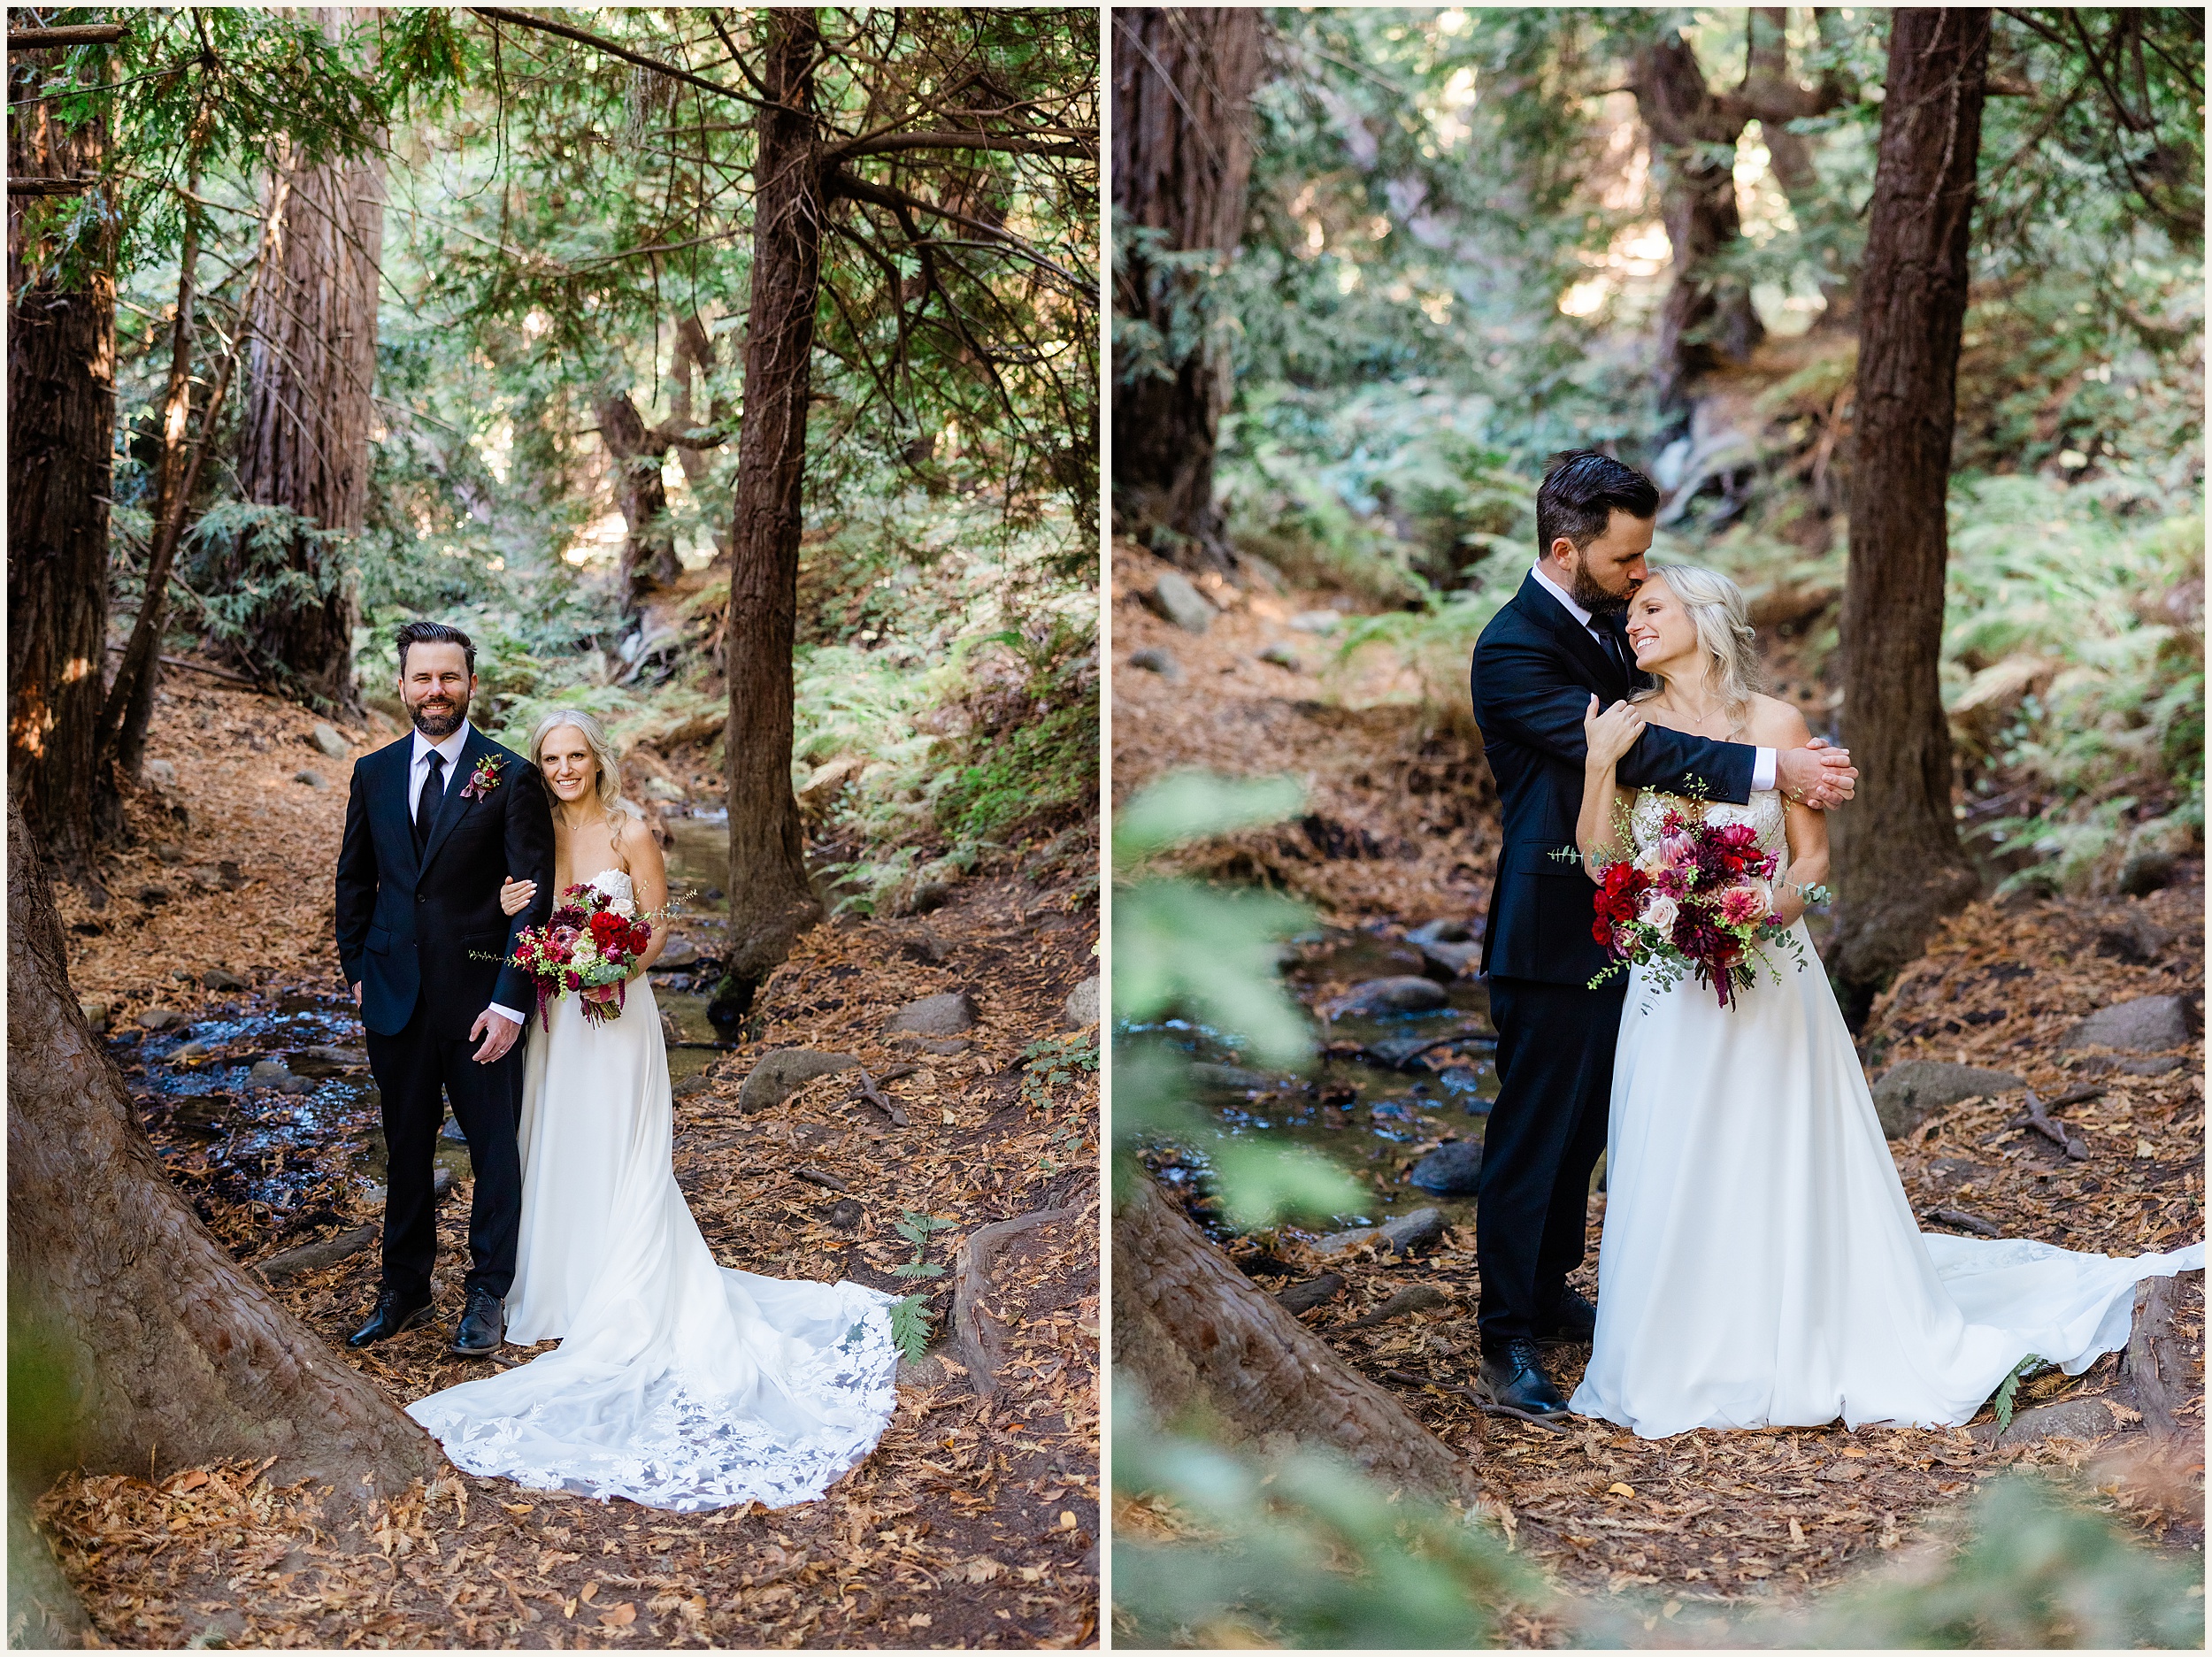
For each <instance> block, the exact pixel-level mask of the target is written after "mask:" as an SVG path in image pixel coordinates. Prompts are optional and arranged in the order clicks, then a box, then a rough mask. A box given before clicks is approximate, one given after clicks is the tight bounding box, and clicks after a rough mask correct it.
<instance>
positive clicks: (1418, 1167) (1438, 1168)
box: [1406, 1139, 1482, 1197]
mask: <svg viewBox="0 0 2212 1657" xmlns="http://www.w3.org/2000/svg"><path fill="white" fill-rule="evenodd" d="M1481 1174H1482V1141H1481V1140H1480V1139H1455V1140H1453V1141H1452V1142H1451V1143H1450V1144H1449V1145H1441V1146H1439V1147H1437V1148H1436V1149H1435V1150H1432V1151H1431V1152H1430V1153H1429V1154H1428V1155H1426V1156H1425V1157H1423V1158H1422V1159H1421V1160H1420V1161H1419V1162H1416V1163H1415V1164H1414V1165H1413V1171H1412V1172H1411V1173H1410V1174H1409V1175H1407V1176H1406V1178H1407V1179H1408V1180H1409V1182H1411V1183H1412V1184H1414V1185H1418V1186H1420V1187H1421V1189H1422V1190H1424V1191H1433V1192H1434V1193H1436V1194H1437V1195H1438V1196H1440V1197H1471V1196H1473V1195H1474V1194H1475V1186H1476V1185H1477V1183H1478V1181H1479V1178H1480V1177H1481Z"/></svg>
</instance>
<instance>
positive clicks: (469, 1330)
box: [449, 1289, 507, 1358]
mask: <svg viewBox="0 0 2212 1657" xmlns="http://www.w3.org/2000/svg"><path fill="white" fill-rule="evenodd" d="M506 1338H507V1302H506V1301H504V1300H501V1299H500V1298H499V1297H498V1296H497V1295H495V1294H494V1293H492V1292H491V1291H490V1290H489V1289H471V1290H470V1291H469V1298H468V1305H467V1306H466V1307H465V1308H464V1309H463V1310H462V1313H461V1321H460V1323H458V1324H457V1326H456V1327H455V1329H454V1331H453V1345H452V1346H451V1347H450V1348H449V1350H451V1351H453V1352H457V1353H458V1354H460V1355H461V1356H462V1357H464V1358H481V1357H484V1356H486V1355H488V1354H491V1353H495V1352H497V1351H498V1350H499V1347H500V1343H501V1342H502V1341H503V1340H505V1339H506Z"/></svg>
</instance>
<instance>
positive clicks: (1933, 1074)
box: [1874, 1059, 2027, 1139]
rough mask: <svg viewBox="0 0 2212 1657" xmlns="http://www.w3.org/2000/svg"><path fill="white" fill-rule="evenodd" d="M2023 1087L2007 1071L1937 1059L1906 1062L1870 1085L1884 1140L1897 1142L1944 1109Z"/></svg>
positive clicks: (1894, 1067) (2022, 1083)
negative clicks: (1963, 1100)
mask: <svg viewBox="0 0 2212 1657" xmlns="http://www.w3.org/2000/svg"><path fill="white" fill-rule="evenodd" d="M2025 1085H2027V1084H2026V1083H2025V1082H2024V1081H2023V1080H2022V1079H2021V1078H2019V1077H2017V1076H2015V1075H2014V1074H2013V1073H2012V1072H2011V1071H2009V1070H1982V1069H1979V1068H1978V1067H1977V1066H1975V1065H1971V1064H1949V1063H1946V1062H1943V1061H1942V1060H1940V1059H1910V1060H1908V1061H1907V1062H1904V1063H1902V1064H1899V1065H1895V1066H1893V1067H1892V1068H1891V1069H1890V1070H1887V1071H1886V1072H1885V1073H1884V1074H1883V1077H1882V1079H1881V1080H1880V1081H1878V1082H1877V1083H1875V1084H1874V1114H1875V1115H1876V1116H1879V1117H1880V1118H1881V1119H1882V1132H1883V1134H1884V1135H1885V1136H1886V1138H1889V1139H1903V1138H1904V1137H1905V1135H1907V1134H1908V1133H1910V1132H1912V1131H1913V1130H1914V1129H1915V1128H1916V1127H1918V1126H1919V1125H1920V1124H1922V1123H1924V1122H1925V1121H1926V1120H1927V1119H1928V1118H1929V1117H1930V1116H1932V1115H1934V1114H1935V1113H1936V1112H1937V1111H1939V1110H1941V1109H1944V1108H1945V1107H1946V1106H1947V1105H1955V1104H1957V1103H1958V1102H1959V1101H1961V1100H1962V1099H1973V1098H1978V1097H1979V1098H1987V1097H1988V1096H1989V1095H1991V1094H1993V1093H2005V1092H2008V1090H2010V1089H2012V1088H2015V1087H2024V1086H2025Z"/></svg>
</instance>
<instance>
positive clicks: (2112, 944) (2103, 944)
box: [2097, 914, 2174, 967]
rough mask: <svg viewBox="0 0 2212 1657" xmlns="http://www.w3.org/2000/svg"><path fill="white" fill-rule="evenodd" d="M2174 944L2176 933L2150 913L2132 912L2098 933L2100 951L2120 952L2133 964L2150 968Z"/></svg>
mask: <svg viewBox="0 0 2212 1657" xmlns="http://www.w3.org/2000/svg"><path fill="white" fill-rule="evenodd" d="M2172 947H2174V934H2173V933H2172V932H2168V931H2167V930H2166V929H2165V928H2164V927H2163V926H2161V925H2158V924H2155V923H2154V922H2153V921H2152V920H2151V919H2150V918H2149V917H2147V916H2145V915H2141V914H2129V915H2126V916H2124V917H2121V918H2120V919H2119V920H2116V921H2115V922H2113V923H2112V924H2110V925H2108V926H2106V927H2104V928H2102V929H2101V930H2100V931H2099V932H2098V933H2097V953H2098V954H2099V955H2116V956H2118V957H2119V958H2120V959H2121V960H2122V961H2124V962H2125V963H2127V964H2128V965H2130V966H2131V967H2147V966H2150V965H2152V964H2153V963H2155V962H2156V961H2157V960H2158V959H2159V958H2160V957H2161V956H2162V955H2164V954H2165V953H2166V952H2167V951H2168V950H2169V949H2170V948H2172Z"/></svg>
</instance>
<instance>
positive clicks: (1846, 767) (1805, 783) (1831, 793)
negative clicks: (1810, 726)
mask: <svg viewBox="0 0 2212 1657" xmlns="http://www.w3.org/2000/svg"><path fill="white" fill-rule="evenodd" d="M1774 773H1775V774H1774V780H1775V784H1776V786H1778V787H1779V788H1780V789H1781V791H1782V796H1783V798H1784V799H1786V800H1794V801H1796V802H1798V803H1799V804H1800V805H1809V806H1810V807H1812V809H1814V810H1816V811H1829V810H1832V809H1835V808H1836V807H1837V806H1839V805H1841V804H1842V803H1843V802H1845V801H1847V800H1848V799H1849V798H1850V797H1851V795H1852V794H1853V793H1854V792H1855V788H1856V786H1857V783H1858V780H1859V773H1858V771H1857V769H1856V768H1855V767H1854V766H1853V764H1852V763H1851V751H1850V750H1849V749H1848V748H1834V747H1832V746H1831V745H1830V744H1829V742H1828V740H1827V739H1826V738H1825V737H1817V736H1816V737H1815V738H1814V739H1813V740H1811V742H1809V743H1808V744H1807V745H1806V746H1805V747H1803V748H1784V749H1783V750H1782V751H1781V752H1780V753H1778V754H1777V755H1776V756H1774Z"/></svg>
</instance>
